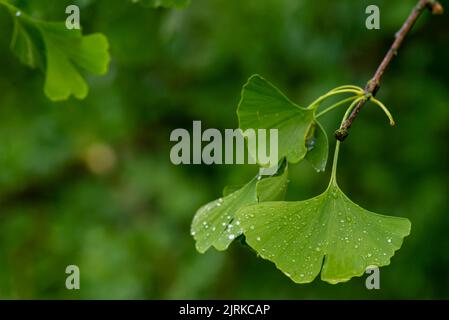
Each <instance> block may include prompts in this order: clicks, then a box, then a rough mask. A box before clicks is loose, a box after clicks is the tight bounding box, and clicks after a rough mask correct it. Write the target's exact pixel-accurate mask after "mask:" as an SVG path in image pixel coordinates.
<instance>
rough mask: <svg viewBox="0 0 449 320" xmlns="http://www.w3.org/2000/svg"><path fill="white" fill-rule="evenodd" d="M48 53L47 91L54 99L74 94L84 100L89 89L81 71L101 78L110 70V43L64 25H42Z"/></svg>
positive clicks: (99, 35)
mask: <svg viewBox="0 0 449 320" xmlns="http://www.w3.org/2000/svg"><path fill="white" fill-rule="evenodd" d="M39 28H40V30H41V32H42V36H43V39H44V43H45V47H46V51H47V64H46V79H45V88H44V91H45V93H46V94H47V96H48V97H49V98H50V99H52V100H65V99H67V98H69V96H70V95H71V94H73V95H74V96H75V97H76V98H78V99H84V98H85V97H86V96H87V93H88V86H87V83H86V81H85V80H84V78H83V77H82V76H81V74H80V73H79V71H78V68H82V69H84V70H87V71H89V72H91V73H93V74H97V75H102V74H105V73H106V72H107V70H108V65H109V60H110V59H109V53H108V47H109V44H108V41H107V38H106V37H105V36H104V35H102V34H92V35H88V36H82V35H81V32H79V31H75V30H68V29H67V28H66V27H65V25H64V24H62V23H42V22H41V23H40V24H39Z"/></svg>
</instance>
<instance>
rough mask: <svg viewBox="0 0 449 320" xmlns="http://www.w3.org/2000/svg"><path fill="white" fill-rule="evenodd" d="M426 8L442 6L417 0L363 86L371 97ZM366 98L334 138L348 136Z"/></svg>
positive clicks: (440, 9)
mask: <svg viewBox="0 0 449 320" xmlns="http://www.w3.org/2000/svg"><path fill="white" fill-rule="evenodd" d="M426 8H429V9H430V10H431V11H432V13H433V14H442V13H443V7H442V6H441V4H440V3H439V2H438V1H436V0H419V1H418V3H417V4H416V6H415V7H414V8H413V10H412V12H411V13H410V15H409V17H408V18H407V20H406V21H405V22H404V24H403V25H402V28H401V29H400V30H399V31H398V32H397V33H396V38H395V40H394V42H393V44H392V45H391V47H390V49H389V50H388V52H387V54H386V56H385V57H384V59H383V60H382V62H381V64H380V65H379V67H378V68H377V70H376V73H375V74H374V76H373V78H372V79H371V80H370V81H369V82H368V84H367V85H366V87H365V94H367V95H372V96H373V97H374V96H375V95H376V93H377V91H378V90H379V88H380V82H381V79H382V76H383V74H384V73H385V70H386V69H387V67H388V66H389V65H390V63H391V61H392V60H393V58H394V57H395V56H397V54H398V50H399V48H400V47H401V45H402V43H403V42H404V39H405V38H406V36H407V35H408V33H409V32H410V30H411V29H412V27H413V25H414V24H415V22H416V21H417V20H418V18H419V17H420V16H421V14H422V13H423V12H424V10H425V9H426ZM366 101H367V100H360V102H359V104H358V105H357V106H356V107H355V108H354V110H353V111H352V113H351V115H350V116H349V117H348V119H346V120H345V122H344V123H342V125H341V126H340V128H339V129H338V130H337V131H335V138H336V139H337V140H339V141H344V140H345V139H346V137H347V136H348V130H349V128H350V127H351V125H352V123H353V122H354V120H355V118H356V117H357V115H358V114H359V112H360V109H361V108H362V107H363V106H364V105H365V103H366Z"/></svg>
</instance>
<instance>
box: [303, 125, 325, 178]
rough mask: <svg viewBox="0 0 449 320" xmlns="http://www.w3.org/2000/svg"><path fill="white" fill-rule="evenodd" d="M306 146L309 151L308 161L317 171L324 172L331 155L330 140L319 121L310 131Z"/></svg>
mask: <svg viewBox="0 0 449 320" xmlns="http://www.w3.org/2000/svg"><path fill="white" fill-rule="evenodd" d="M306 146H307V150H308V151H307V154H306V160H307V161H309V163H310V164H311V165H312V166H313V167H314V168H315V170H316V171H318V172H322V171H324V170H325V169H326V164H327V158H328V155H329V140H328V138H327V134H326V131H324V129H323V127H322V126H321V124H320V123H319V122H318V121H316V122H315V123H313V124H312V126H311V127H310V129H309V133H308V135H307V138H306Z"/></svg>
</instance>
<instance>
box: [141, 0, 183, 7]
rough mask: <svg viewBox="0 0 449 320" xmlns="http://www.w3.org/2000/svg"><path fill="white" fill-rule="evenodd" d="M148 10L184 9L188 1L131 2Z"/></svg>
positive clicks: (157, 0)
mask: <svg viewBox="0 0 449 320" xmlns="http://www.w3.org/2000/svg"><path fill="white" fill-rule="evenodd" d="M132 2H139V3H141V4H142V5H144V6H147V7H150V8H185V7H187V6H188V5H189V4H190V0H132Z"/></svg>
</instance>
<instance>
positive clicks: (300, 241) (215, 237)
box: [191, 75, 411, 284]
mask: <svg viewBox="0 0 449 320" xmlns="http://www.w3.org/2000/svg"><path fill="white" fill-rule="evenodd" d="M341 94H350V97H348V98H345V99H343V100H341V101H339V102H337V103H335V104H333V105H331V106H328V107H327V108H326V109H324V110H322V111H318V109H319V107H320V106H321V105H322V104H323V102H324V101H325V100H326V99H328V98H329V97H333V96H339V95H341ZM361 100H369V101H371V102H373V103H374V104H375V105H378V106H379V107H381V108H382V110H383V111H384V112H385V113H386V115H387V116H388V118H389V120H390V124H391V125H394V121H393V118H392V116H391V114H390V112H389V111H388V109H387V108H386V107H385V106H384V104H382V102H380V101H379V100H377V99H375V98H374V97H372V96H371V95H367V94H366V93H365V92H364V90H363V89H362V88H360V87H357V86H352V85H349V86H342V87H338V88H335V89H333V90H331V91H329V92H328V93H327V94H325V95H323V96H321V97H319V98H318V99H317V100H316V101H314V102H313V103H312V104H310V105H309V106H308V107H307V108H303V107H300V106H298V105H296V104H295V103H293V102H292V101H290V100H289V99H288V98H287V97H286V96H285V95H284V94H283V93H282V92H281V91H279V90H278V89H277V88H276V87H274V86H273V85H272V84H271V83H269V82H268V81H266V80H265V79H264V78H262V77H261V76H259V75H254V76H252V77H251V78H250V79H249V80H248V82H247V83H246V84H245V86H244V87H243V90H242V97H241V101H240V103H239V106H238V109H237V114H238V118H239V127H240V129H242V130H243V131H244V130H246V129H267V130H268V129H277V130H278V137H279V138H278V154H279V159H278V160H279V165H278V169H277V173H276V174H274V175H272V176H265V175H260V174H259V175H256V176H255V177H254V178H253V179H252V180H251V181H249V182H248V183H247V184H245V185H244V186H242V187H227V188H225V190H224V192H223V196H222V197H221V198H219V199H217V200H215V201H213V202H210V203H208V204H206V205H204V206H203V207H201V208H200V209H199V210H198V211H197V212H196V215H195V217H194V219H193V222H192V226H191V234H192V236H193V237H194V239H195V240H196V248H197V250H198V251H199V252H201V253H204V252H206V251H207V250H208V249H209V248H210V247H215V248H216V249H217V250H225V249H227V248H228V246H229V245H230V244H231V242H232V241H233V240H234V239H236V238H237V237H240V236H244V239H245V241H246V243H247V244H248V245H249V246H250V247H252V248H253V249H254V250H255V251H256V252H257V253H258V255H260V256H261V257H262V258H264V259H268V260H270V261H272V262H274V263H275V264H276V266H277V267H278V268H279V269H280V270H281V271H282V272H283V273H284V274H285V275H287V276H288V277H290V278H291V279H292V280H293V281H294V282H297V283H308V282H311V281H313V280H314V279H315V278H316V277H317V275H318V274H319V273H320V272H321V279H322V280H324V281H326V282H329V283H333V284H334V283H339V282H344V281H348V280H349V279H351V278H352V277H354V276H361V275H362V274H363V273H364V272H365V270H366V269H367V268H368V267H372V266H377V267H380V266H385V265H388V264H389V263H390V259H391V257H392V256H393V255H394V253H395V251H396V250H398V249H399V248H400V247H401V245H402V241H403V238H404V237H406V236H407V235H409V233H410V228H411V224H410V221H409V220H407V219H405V218H399V217H391V216H385V215H380V214H376V213H372V212H369V211H367V210H365V209H363V208H361V207H360V206H358V205H357V204H355V203H353V202H352V201H351V200H350V199H349V198H348V197H347V196H346V195H345V194H344V193H343V192H342V191H341V189H340V188H339V186H338V184H337V178H336V171H337V161H338V153H339V148H340V142H337V144H336V150H335V154H334V161H333V166H332V174H331V178H330V182H329V185H328V187H327V188H326V190H325V191H324V192H323V193H322V194H321V195H319V196H317V197H315V198H312V199H308V200H303V201H282V200H283V198H284V196H285V191H286V188H287V184H288V165H289V164H294V163H298V162H300V161H302V160H304V159H306V160H307V161H309V162H310V163H311V165H312V166H313V167H314V168H315V169H316V170H317V171H318V172H322V171H324V170H325V168H326V164H327V159H328V153H329V152H328V149H329V142H328V138H327V134H326V132H325V131H324V129H323V127H322V125H321V124H320V123H319V122H318V119H319V118H320V117H321V116H323V115H325V114H326V113H328V112H330V111H332V110H334V109H336V108H338V107H340V106H347V111H346V113H345V116H344V118H343V121H344V120H346V118H347V117H348V116H349V114H350V112H351V111H352V110H353V109H354V107H355V106H356V105H357V104H358V103H359V102H360V101H361ZM250 152H251V151H250Z"/></svg>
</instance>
